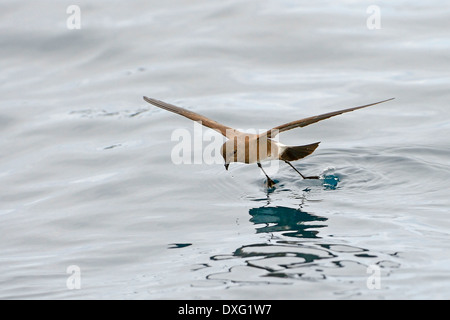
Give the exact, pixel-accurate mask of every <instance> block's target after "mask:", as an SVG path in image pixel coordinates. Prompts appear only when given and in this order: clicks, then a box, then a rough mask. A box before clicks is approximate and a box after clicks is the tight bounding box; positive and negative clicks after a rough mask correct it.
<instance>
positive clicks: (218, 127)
mask: <svg viewBox="0 0 450 320" xmlns="http://www.w3.org/2000/svg"><path fill="white" fill-rule="evenodd" d="M144 100H145V101H147V102H148V103H150V104H152V105H154V106H157V107H159V108H161V109H165V110H167V111H171V112H174V113H177V114H179V115H182V116H183V117H186V118H188V119H191V120H194V121H197V122H200V123H201V124H202V125H204V126H205V127H208V128H211V129H213V130H215V131H217V132H219V133H221V134H222V135H224V136H225V137H227V138H229V139H232V138H234V137H235V136H236V135H238V134H239V132H238V131H237V130H235V129H233V128H231V127H227V126H224V125H223V124H220V123H218V122H216V121H214V120H211V119H209V118H207V117H205V116H202V115H200V114H198V113H195V112H193V111H189V110H186V109H183V108H180V107H177V106H174V105H173V104H170V103H166V102H163V101H160V100H156V99H152V98H147V97H144Z"/></svg>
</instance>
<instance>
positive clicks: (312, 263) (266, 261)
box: [207, 206, 400, 290]
mask: <svg viewBox="0 0 450 320" xmlns="http://www.w3.org/2000/svg"><path fill="white" fill-rule="evenodd" d="M249 214H250V215H251V218H250V221H251V222H253V223H254V224H255V225H263V226H262V227H260V228H257V229H256V230H257V233H268V234H271V237H270V241H268V242H260V241H259V242H257V243H250V244H245V245H242V246H240V247H239V248H237V249H235V250H234V252H233V253H232V254H229V255H214V256H211V257H210V260H211V261H215V262H216V263H220V261H223V260H226V261H227V263H226V265H227V266H228V269H227V271H226V272H223V271H220V272H217V273H210V274H208V275H207V279H209V280H220V281H229V282H230V283H237V284H250V283H259V284H261V283H265V284H276V283H278V284H291V283H292V280H308V281H317V280H328V281H329V282H328V285H331V286H332V285H333V283H337V284H338V285H337V286H336V287H335V288H336V290H341V289H342V285H343V283H348V284H350V285H352V284H353V283H358V288H365V285H366V281H367V267H368V266H370V265H371V266H374V265H375V266H378V267H380V268H382V269H383V272H384V273H383V275H384V276H388V275H389V274H390V273H391V271H392V270H393V269H395V268H398V267H399V266H400V264H399V263H398V262H397V261H395V260H396V257H395V253H394V254H390V253H384V252H373V251H371V250H369V249H365V248H361V247H357V246H353V245H349V244H347V243H345V242H342V241H340V240H339V239H334V238H333V237H324V238H323V237H320V236H318V233H319V231H317V230H313V229H316V228H322V227H326V223H324V222H325V221H327V218H325V217H320V216H316V215H313V214H310V213H307V212H304V211H302V210H300V209H295V208H289V207H284V206H275V207H269V206H264V207H259V208H252V209H250V210H249ZM316 221H317V222H318V223H314V222H316ZM320 222H322V223H320ZM283 236H286V237H291V238H284V237H283ZM292 237H295V238H298V239H294V238H292ZM259 239H260V238H259ZM236 258H239V259H243V260H244V261H245V264H242V262H240V261H242V260H240V261H239V260H234V261H236V263H235V265H234V266H231V267H229V265H230V264H232V262H231V261H233V260H232V259H236ZM208 267H211V265H208ZM221 269H222V268H221ZM333 281H334V282H333Z"/></svg>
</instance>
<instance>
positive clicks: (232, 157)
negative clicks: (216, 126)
mask: <svg viewBox="0 0 450 320" xmlns="http://www.w3.org/2000/svg"><path fill="white" fill-rule="evenodd" d="M220 151H221V152H222V157H223V160H224V161H225V170H228V167H229V165H230V163H231V162H236V161H237V147H236V143H235V141H234V140H228V141H226V142H225V143H224V144H223V145H222V148H221V150H220Z"/></svg>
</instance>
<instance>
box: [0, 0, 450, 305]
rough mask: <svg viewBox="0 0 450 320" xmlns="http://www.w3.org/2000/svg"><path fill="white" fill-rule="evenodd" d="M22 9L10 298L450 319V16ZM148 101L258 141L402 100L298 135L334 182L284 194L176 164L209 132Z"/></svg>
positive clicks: (9, 7) (1, 258)
mask: <svg viewBox="0 0 450 320" xmlns="http://www.w3.org/2000/svg"><path fill="white" fill-rule="evenodd" d="M72 4H76V5H78V6H79V7H80V9H81V29H79V30H70V29H68V28H67V24H66V20H67V19H68V17H69V14H67V13H66V9H67V7H68V6H69V5H72ZM370 5H376V6H378V7H379V8H380V10H381V11H380V13H381V29H374V30H371V29H369V28H368V27H367V23H366V21H367V19H368V18H369V16H370V14H369V13H367V8H368V7H369V6H370ZM1 8H2V10H0V70H1V72H0V83H1V85H0V97H1V98H0V125H1V135H0V298H1V299H14V298H19V299H96V298H100V299H313V298H323V299H352V298H353V299H366V298H375V299H397V298H406V299H420V298H432V299H448V298H450V277H449V273H450V222H449V214H450V212H449V206H450V194H449V187H448V183H449V181H450V166H449V156H450V151H449V136H450V121H449V116H450V109H449V105H448V101H449V100H450V90H449V85H450V62H449V61H450V60H449V52H450V36H449V31H448V25H449V21H450V9H449V7H448V5H447V3H446V2H445V1H436V0H435V1H426V2H421V1H395V2H394V3H393V1H350V0H347V1H314V2H310V1H293V0H283V1H280V0H276V1H275V0H264V1H237V0H232V1H220V2H219V1H205V0H203V1H170V2H167V1H165V2H163V1H132V2H130V1H127V2H125V1H76V3H72V1H45V0H38V1H11V0H2V1H1ZM143 95H146V96H149V97H154V98H157V99H161V100H164V101H168V102H171V103H174V104H177V105H180V106H183V107H186V108H189V109H191V110H194V111H196V112H199V113H201V114H204V115H207V116H210V117H211V118H213V119H215V120H217V121H220V122H222V123H224V124H226V125H229V126H233V127H236V128H243V129H245V128H257V129H263V128H271V127H273V126H276V125H280V124H282V123H285V122H288V121H291V120H295V119H300V118H302V117H306V116H312V115H316V114H320V113H324V112H328V111H334V110H337V109H340V108H345V107H352V106H357V105H361V104H366V103H371V102H375V101H378V100H382V99H387V98H391V97H395V98H396V100H394V101H391V102H388V103H385V104H381V105H377V106H375V107H373V108H369V109H365V110H359V111H356V112H353V113H349V114H346V115H342V116H339V117H336V118H333V119H329V120H326V121H323V122H320V123H318V124H315V125H313V126H310V127H307V128H301V129H296V130H292V131H289V132H286V133H283V134H282V135H281V139H280V140H281V141H282V142H283V143H285V144H292V145H301V144H308V143H313V142H317V141H321V142H322V143H321V145H320V147H319V149H318V150H317V151H316V152H315V153H314V154H313V155H312V156H310V157H308V158H306V159H304V160H302V161H299V162H295V165H296V167H297V168H299V170H301V171H302V172H303V173H305V174H308V175H315V174H321V175H322V176H323V177H328V178H327V179H321V180H320V181H308V180H306V181H305V180H301V179H299V177H298V176H297V175H296V173H295V172H294V171H293V170H292V169H290V168H289V167H288V166H286V165H284V164H280V168H279V171H278V172H276V173H273V174H272V178H273V179H275V180H277V181H279V182H278V186H277V188H276V189H275V190H272V191H271V192H268V191H267V189H266V188H265V185H264V183H265V178H264V176H263V175H262V174H261V173H260V171H259V169H258V168H257V167H256V165H252V166H248V165H241V164H232V165H231V166H230V171H228V172H227V171H225V170H224V167H223V165H222V164H213V165H208V164H181V165H175V164H174V163H173V162H172V160H171V152H172V148H174V146H175V145H176V144H177V143H178V142H177V141H172V140H171V136H172V133H173V131H174V130H175V129H180V128H181V129H185V130H187V131H188V132H190V133H192V134H194V127H193V124H192V123H191V122H190V121H189V120H187V119H185V118H182V117H180V116H177V115H175V114H171V113H169V112H167V111H164V110H159V109H157V108H155V107H153V106H150V105H148V104H146V103H145V102H144V101H143V100H142V96H143ZM208 143H209V142H207V141H206V142H205V143H204V144H203V145H199V144H196V145H195V146H194V149H193V150H194V151H195V152H200V154H201V152H202V150H204V148H205V147H206V146H207V145H208ZM337 179H339V181H337ZM69 266H76V267H78V268H79V271H80V272H81V273H80V274H78V273H75V274H70V273H67V268H68V267H69ZM78 275H79V276H80V277H79V279H80V280H81V282H80V285H81V287H80V288H79V289H75V290H70V289H69V288H70V287H71V286H70V284H73V283H72V282H71V280H73V279H74V278H73V277H74V276H78ZM378 276H379V277H378ZM378 280H379V281H378ZM68 284H69V288H68V286H67V285H68ZM373 284H379V288H377V287H375V288H374V286H373Z"/></svg>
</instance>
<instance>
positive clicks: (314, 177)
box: [284, 161, 320, 179]
mask: <svg viewBox="0 0 450 320" xmlns="http://www.w3.org/2000/svg"><path fill="white" fill-rule="evenodd" d="M284 162H286V163H287V164H288V165H290V166H291V168H292V169H294V170H295V171H296V172H297V173H298V174H299V175H301V176H302V178H303V179H320V177H318V176H310V177H305V176H304V175H302V174H301V172H300V171H298V170H297V169H296V168H295V167H294V166H293V165H292V163H290V162H289V161H284Z"/></svg>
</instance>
